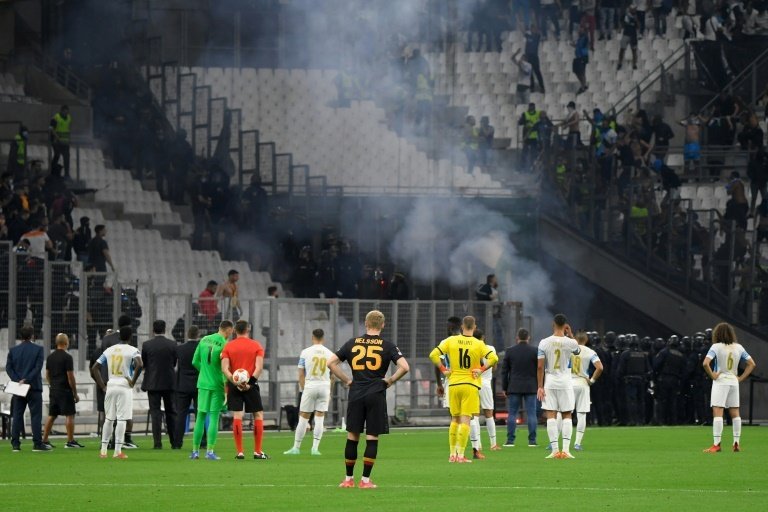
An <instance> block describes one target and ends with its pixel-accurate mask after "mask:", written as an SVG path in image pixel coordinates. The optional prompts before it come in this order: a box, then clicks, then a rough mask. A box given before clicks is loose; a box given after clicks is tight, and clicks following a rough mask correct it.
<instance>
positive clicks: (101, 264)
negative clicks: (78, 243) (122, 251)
mask: <svg viewBox="0 0 768 512" xmlns="http://www.w3.org/2000/svg"><path fill="white" fill-rule="evenodd" d="M94 232H95V233H96V236H95V237H94V238H93V239H92V240H91V241H90V243H89V244H88V263H89V265H91V266H93V269H94V271H96V272H106V271H107V263H109V267H110V268H111V269H112V272H115V264H114V263H112V256H111V255H110V253H109V245H108V244H107V241H106V240H105V239H104V238H105V237H106V236H107V228H106V226H104V225H103V224H99V225H98V226H96V227H95V228H94Z"/></svg>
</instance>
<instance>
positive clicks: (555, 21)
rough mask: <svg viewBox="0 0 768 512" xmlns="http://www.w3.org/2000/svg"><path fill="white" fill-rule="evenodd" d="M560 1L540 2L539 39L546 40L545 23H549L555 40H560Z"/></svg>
mask: <svg viewBox="0 0 768 512" xmlns="http://www.w3.org/2000/svg"><path fill="white" fill-rule="evenodd" d="M562 10H563V9H562V7H561V6H560V0H541V18H540V21H539V24H540V25H541V37H542V38H544V40H545V41H546V40H547V21H551V22H552V25H553V26H554V27H555V39H557V40H558V41H559V40H560V19H559V18H560V12H562Z"/></svg>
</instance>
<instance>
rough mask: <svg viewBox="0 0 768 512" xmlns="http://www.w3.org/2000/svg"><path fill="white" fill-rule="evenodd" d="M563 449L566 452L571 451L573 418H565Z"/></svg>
mask: <svg viewBox="0 0 768 512" xmlns="http://www.w3.org/2000/svg"><path fill="white" fill-rule="evenodd" d="M562 432H563V451H564V452H565V453H570V452H571V434H572V433H573V420H572V419H571V418H563V430H562Z"/></svg>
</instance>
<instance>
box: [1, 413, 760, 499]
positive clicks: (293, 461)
mask: <svg viewBox="0 0 768 512" xmlns="http://www.w3.org/2000/svg"><path fill="white" fill-rule="evenodd" d="M503 428H504V427H501V426H500V429H499V433H500V434H502V433H503ZM519 432H520V433H521V434H522V436H523V438H524V437H525V429H523V430H522V431H519ZM485 434H486V433H485V429H484V428H483V436H484V440H483V442H484V444H485V445H486V447H487V444H488V439H487V436H486V435H485ZM447 437H448V435H447V429H433V430H421V429H411V430H408V429H401V430H395V431H393V433H392V434H390V435H388V436H383V437H382V440H381V442H380V446H379V454H378V460H377V462H376V466H375V467H374V470H373V475H372V479H373V481H374V482H375V483H377V484H378V485H379V488H378V489H375V490H361V489H357V488H355V489H338V488H337V485H338V483H339V482H340V481H341V480H342V478H343V472H344V462H343V449H344V439H345V436H344V434H342V433H335V432H328V433H326V435H325V436H324V437H323V441H322V444H321V452H322V453H323V455H322V456H321V457H311V456H310V455H309V448H310V447H311V443H312V439H311V434H310V435H308V436H307V437H306V438H305V439H304V444H303V446H302V448H303V450H302V454H301V455H299V456H286V455H282V452H283V451H284V450H286V449H288V448H289V447H290V446H291V444H292V439H293V436H292V434H291V433H286V432H283V433H277V432H267V433H266V436H265V447H264V449H265V451H266V452H267V453H268V454H270V456H271V457H272V459H271V460H266V461H263V460H253V459H252V458H250V459H246V460H243V461H237V460H234V446H233V442H232V438H231V436H229V435H226V434H225V435H222V436H220V440H219V446H218V449H217V451H218V453H219V455H220V456H221V457H222V460H221V461H207V460H198V461H190V460H188V459H187V456H188V451H186V450H184V451H181V452H179V451H171V450H169V449H165V450H162V451H159V450H152V449H149V447H150V446H151V440H150V439H148V438H144V437H140V436H139V437H136V440H137V442H138V443H139V445H140V446H141V447H142V448H140V449H138V450H127V454H128V455H129V459H128V460H112V458H111V452H110V458H108V459H106V460H101V459H99V458H98V443H97V441H96V440H83V439H81V442H83V443H84V444H86V448H85V449H83V450H65V449H64V447H63V446H64V442H63V441H62V440H61V439H52V442H53V443H54V445H57V446H58V448H57V449H56V450H55V451H54V452H53V453H32V452H31V443H30V442H28V441H27V442H25V443H24V444H23V445H22V450H23V451H22V452H21V453H12V452H11V449H10V445H9V443H8V442H7V441H5V442H3V443H2V444H0V473H2V478H0V510H3V511H8V512H10V511H15V510H24V511H26V510H35V511H39V510H76V511H85V510H98V511H108V510H131V509H138V510H142V511H148V510H164V511H168V512H171V511H177V510H200V509H201V508H202V507H203V506H204V507H207V509H208V510H228V509H231V510H238V509H240V508H243V509H249V510H265V511H271V510H288V511H300V510H334V511H347V510H368V511H373V510H385V509H386V510H394V511H398V512H399V511H408V510H415V511H428V510H443V509H444V510H459V509H465V508H467V507H471V508H472V509H475V510H513V509H514V510H521V509H522V507H526V509H527V510H533V509H534V508H533V507H539V509H542V507H544V508H545V509H546V510H569V511H571V510H591V511H592V510H617V511H622V512H624V511H633V510H638V511H643V512H648V511H656V510H674V511H676V512H682V511H687V510H716V509H720V510H739V511H749V510H755V511H758V510H759V511H765V510H768V471H766V470H765V466H764V463H765V455H766V454H768V450H766V446H768V429H767V428H765V427H744V432H743V436H742V437H743V438H742V448H743V451H742V452H741V453H733V452H731V451H730V443H731V429H730V427H726V429H725V436H724V437H723V445H724V447H727V448H726V449H724V451H723V452H722V453H719V454H704V453H702V449H703V448H706V447H707V446H709V445H710V444H711V442H712V439H711V429H710V428H709V427H675V428H663V427H656V428H597V427H595V428H589V429H588V430H587V433H586V436H585V438H584V446H585V450H584V451H583V452H580V453H576V454H575V455H576V457H577V458H576V459H575V460H545V459H544V456H545V455H546V452H545V450H544V448H543V447H541V446H540V447H538V448H528V447H527V446H526V445H525V444H523V445H518V446H517V447H514V448H504V450H503V451H499V452H486V455H487V459H486V460H483V461H475V463H473V464H462V465H456V464H448V461H447V458H448V457H447V453H448V449H447V444H448V443H447ZM545 437H546V432H545V430H544V429H543V428H541V427H540V428H539V441H540V442H542V441H543V440H544V438H545ZM500 439H503V435H502V437H501V438H500ZM252 443H253V440H252V436H250V435H246V436H245V447H246V449H250V448H252V446H253V445H252ZM185 446H186V447H188V446H189V437H188V438H187V439H186V440H185ZM362 456H363V443H362V442H361V445H360V450H359V459H358V461H359V462H358V465H357V467H356V471H355V476H356V479H358V480H359V476H360V473H361V472H362ZM488 507H491V508H488Z"/></svg>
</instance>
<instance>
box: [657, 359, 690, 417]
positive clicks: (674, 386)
mask: <svg viewBox="0 0 768 512" xmlns="http://www.w3.org/2000/svg"><path fill="white" fill-rule="evenodd" d="M685 363H686V361H685V356H683V354H682V352H680V351H679V350H678V347H677V346H669V347H667V348H665V349H663V350H662V351H661V352H659V353H658V354H657V355H656V359H654V360H653V369H654V370H655V371H656V375H657V379H656V381H657V386H656V406H657V408H658V409H657V410H658V413H657V414H656V418H657V419H658V420H659V422H660V423H661V424H662V425H675V424H676V423H677V405H678V398H679V396H680V384H681V376H682V375H683V374H684V373H685Z"/></svg>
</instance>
